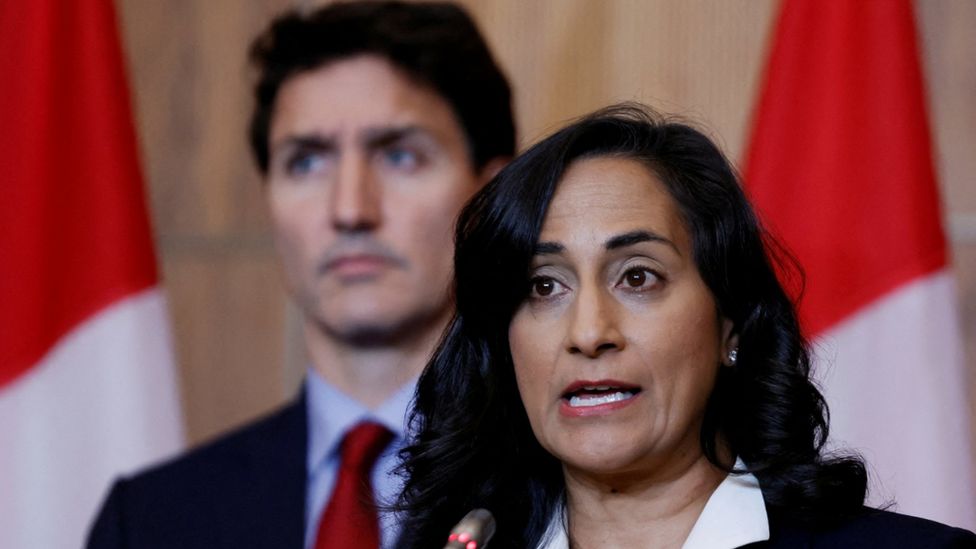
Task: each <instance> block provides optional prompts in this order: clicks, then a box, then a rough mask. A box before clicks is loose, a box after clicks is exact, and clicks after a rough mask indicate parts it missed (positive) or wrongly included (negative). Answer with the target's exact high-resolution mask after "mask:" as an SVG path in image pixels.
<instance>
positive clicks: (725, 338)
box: [722, 318, 739, 366]
mask: <svg viewBox="0 0 976 549" xmlns="http://www.w3.org/2000/svg"><path fill="white" fill-rule="evenodd" d="M734 330H735V325H734V324H733V323H732V321H731V320H729V319H727V318H723V319H722V364H724V365H725V366H734V365H735V360H736V355H737V354H738V352H739V334H737V333H736V332H735V331H734Z"/></svg>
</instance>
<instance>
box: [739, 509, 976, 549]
mask: <svg viewBox="0 0 976 549" xmlns="http://www.w3.org/2000/svg"><path fill="white" fill-rule="evenodd" d="M859 547H864V548H871V549H875V548H877V549H964V548H965V549H976V534H973V533H972V532H970V531H968V530H963V529H961V528H952V527H949V526H946V525H944V524H939V523H938V522H933V521H931V520H925V519H921V518H917V517H910V516H908V515H899V514H897V513H890V512H887V511H877V510H874V509H865V513H864V515H862V516H860V517H858V518H856V519H853V520H850V521H847V522H844V523H842V524H840V525H837V526H833V527H830V528H823V529H811V528H809V527H805V526H802V525H799V524H796V523H792V522H790V521H788V520H783V519H777V518H775V517H774V516H773V515H772V514H770V517H769V541H763V542H759V543H752V544H749V545H746V546H745V548H748V549H833V548H839V549H848V548H859Z"/></svg>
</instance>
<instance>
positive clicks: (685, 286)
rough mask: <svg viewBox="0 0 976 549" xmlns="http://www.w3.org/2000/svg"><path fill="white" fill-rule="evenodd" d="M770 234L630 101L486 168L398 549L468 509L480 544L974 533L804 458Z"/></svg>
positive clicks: (808, 451)
mask: <svg viewBox="0 0 976 549" xmlns="http://www.w3.org/2000/svg"><path fill="white" fill-rule="evenodd" d="M770 242H771V240H770V239H769V237H768V235H766V234H765V233H763V231H762V229H761V228H760V226H759V223H758V222H757V220H756V217H755V215H754V213H753V212H752V209H751V208H750V206H749V204H748V202H747V201H746V199H745V197H744V195H743V193H742V191H741V189H740V187H739V185H738V182H737V180H736V176H735V174H734V172H733V170H732V168H731V167H730V165H729V163H728V162H727V160H726V159H725V158H724V157H723V155H722V154H721V152H720V151H719V150H718V149H717V148H716V147H715V145H714V144H713V143H712V142H711V141H710V140H709V139H708V138H707V137H705V136H704V135H703V134H701V133H700V132H698V131H696V130H694V129H692V128H690V127H688V126H686V125H683V124H680V123H674V122H669V121H667V120H663V119H661V118H660V117H658V116H657V115H655V114H652V113H650V112H648V111H647V110H646V109H643V108H641V107H639V106H634V105H623V106H617V107H611V108H609V109H606V110H604V111H600V112H597V113H595V114H593V115H590V116H588V117H585V118H583V119H581V120H579V121H577V122H575V123H574V124H572V125H570V126H569V127H567V128H565V129H563V130H561V131H559V132H557V133H556V134H554V135H552V136H551V137H549V138H547V139H545V140H543V141H542V142H540V143H539V144H537V145H535V146H533V147H532V148H531V149H529V150H528V151H527V152H526V153H525V154H523V155H522V156H520V157H519V158H517V159H516V160H515V161H513V162H512V163H511V164H510V165H509V166H508V167H506V168H505V169H504V170H502V172H501V173H500V174H499V175H498V176H497V177H496V178H495V179H494V180H493V181H492V182H491V183H490V184H489V185H488V186H487V187H486V188H485V189H484V190H483V191H482V192H481V193H479V194H478V195H477V196H476V197H475V198H474V199H473V200H472V202H471V203H470V204H469V205H468V207H467V208H466V209H465V211H464V212H463V213H462V216H461V219H460V221H459V225H458V234H457V248H456V255H455V276H456V296H457V313H456V316H455V318H454V320H453V321H452V323H451V325H450V327H449V328H448V331H447V333H446V334H445V336H444V340H443V341H442V343H441V345H440V347H439V349H438V350H437V352H436V353H435V355H434V357H433V359H432V361H431V363H430V365H429V366H428V369H427V371H426V372H425V374H424V375H423V377H422V378H421V381H420V384H419V386H418V391H417V401H416V408H415V415H414V418H413V419H414V427H415V432H416V433H417V436H416V441H415V443H414V445H413V446H411V447H409V448H408V449H407V450H406V451H405V457H406V458H407V460H406V463H405V469H406V471H407V473H408V474H409V480H408V481H407V483H406V486H405V490H404V494H403V507H404V508H405V509H406V511H407V517H406V520H405V524H404V532H405V534H404V538H403V539H402V540H401V545H400V546H402V547H416V548H429V547H440V546H442V544H443V543H444V540H445V538H446V535H447V533H448V532H449V531H450V528H451V525H452V524H454V523H455V522H456V521H457V520H458V519H460V518H461V517H462V516H463V515H464V514H465V513H466V512H467V511H468V510H470V509H472V508H477V507H484V508H487V509H488V510H490V511H491V512H492V513H493V514H494V516H495V518H496V522H497V531H496V534H495V536H494V538H493V540H492V542H491V547H492V548H493V549H496V548H502V547H512V548H516V547H517V548H525V547H553V548H554V547H570V546H572V547H581V548H589V547H681V546H684V547H689V548H690V547H739V546H745V545H748V544H751V543H758V544H759V545H756V546H755V547H762V546H769V547H773V546H781V547H795V546H802V545H803V544H804V543H812V544H813V546H818V545H817V544H820V545H822V546H824V547H827V546H830V547H836V546H844V545H845V544H847V545H857V544H863V543H870V544H872V546H885V543H888V544H889V545H890V546H898V547H905V546H911V544H912V543H913V542H914V541H918V542H919V543H921V542H923V541H924V542H925V543H927V544H929V545H926V546H940V547H941V546H952V545H951V542H954V543H960V544H962V545H959V546H960V547H961V546H968V545H965V544H973V543H976V537H973V536H972V535H971V534H969V533H967V532H965V531H962V530H957V529H949V528H947V527H944V526H941V525H938V524H935V523H931V522H928V521H922V520H920V519H910V518H908V517H901V516H899V515H894V514H892V513H884V512H878V511H868V510H866V509H864V507H863V503H864V497H865V490H866V474H865V468H864V464H863V463H862V462H861V460H860V459H858V458H856V457H853V456H840V455H836V456H835V455H827V454H825V453H824V452H823V445H824V442H825V440H826V438H827V419H826V417H827V416H826V407H825V404H824V400H823V397H822V396H821V395H820V393H819V392H818V391H817V389H816V388H815V387H814V385H813V384H812V383H811V382H810V379H809V373H810V366H809V357H808V355H807V351H806V349H805V346H804V341H803V339H802V337H801V334H800V330H799V327H798V324H797V320H796V314H795V311H794V308H793V305H792V303H791V302H790V300H789V298H788V297H787V295H786V294H785V292H784V291H783V289H782V287H781V286H780V284H779V282H778V280H777V278H776V275H775V274H774V270H773V267H772V262H773V261H779V260H780V256H781V255H782V254H778V255H772V254H771V253H770V252H771V250H770V249H769V248H767V245H768V243H770ZM775 250H776V248H775V247H774V248H772V251H775ZM865 536H866V537H865ZM767 540H768V541H767ZM932 544H935V545H932ZM940 544H941V545H940Z"/></svg>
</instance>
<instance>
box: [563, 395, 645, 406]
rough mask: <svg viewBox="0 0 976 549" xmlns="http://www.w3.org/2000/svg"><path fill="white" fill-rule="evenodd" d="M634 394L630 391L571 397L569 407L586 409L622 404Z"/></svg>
mask: <svg viewBox="0 0 976 549" xmlns="http://www.w3.org/2000/svg"><path fill="white" fill-rule="evenodd" d="M633 396H634V393H631V392H630V391H616V392H613V393H607V394H604V395H594V394H582V395H573V396H571V397H569V405H570V406H572V407H573V408H584V407H587V406H599V405H601V404H609V403H611V402H620V401H621V400H627V399H628V398H632V397H633Z"/></svg>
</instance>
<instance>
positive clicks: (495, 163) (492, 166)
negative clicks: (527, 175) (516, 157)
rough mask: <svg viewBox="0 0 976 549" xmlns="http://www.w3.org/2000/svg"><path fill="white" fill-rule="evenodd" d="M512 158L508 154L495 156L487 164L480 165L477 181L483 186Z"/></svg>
mask: <svg viewBox="0 0 976 549" xmlns="http://www.w3.org/2000/svg"><path fill="white" fill-rule="evenodd" d="M511 160H512V158H511V157H508V156H496V157H495V158H492V159H491V160H489V161H488V163H487V164H485V165H484V166H482V167H481V171H480V172H478V183H479V184H480V185H481V186H482V187H484V186H485V184H486V183H488V182H489V181H491V178H493V177H495V176H496V175H498V172H500V171H501V170H502V168H504V167H505V166H506V165H508V163H509V162H511Z"/></svg>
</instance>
